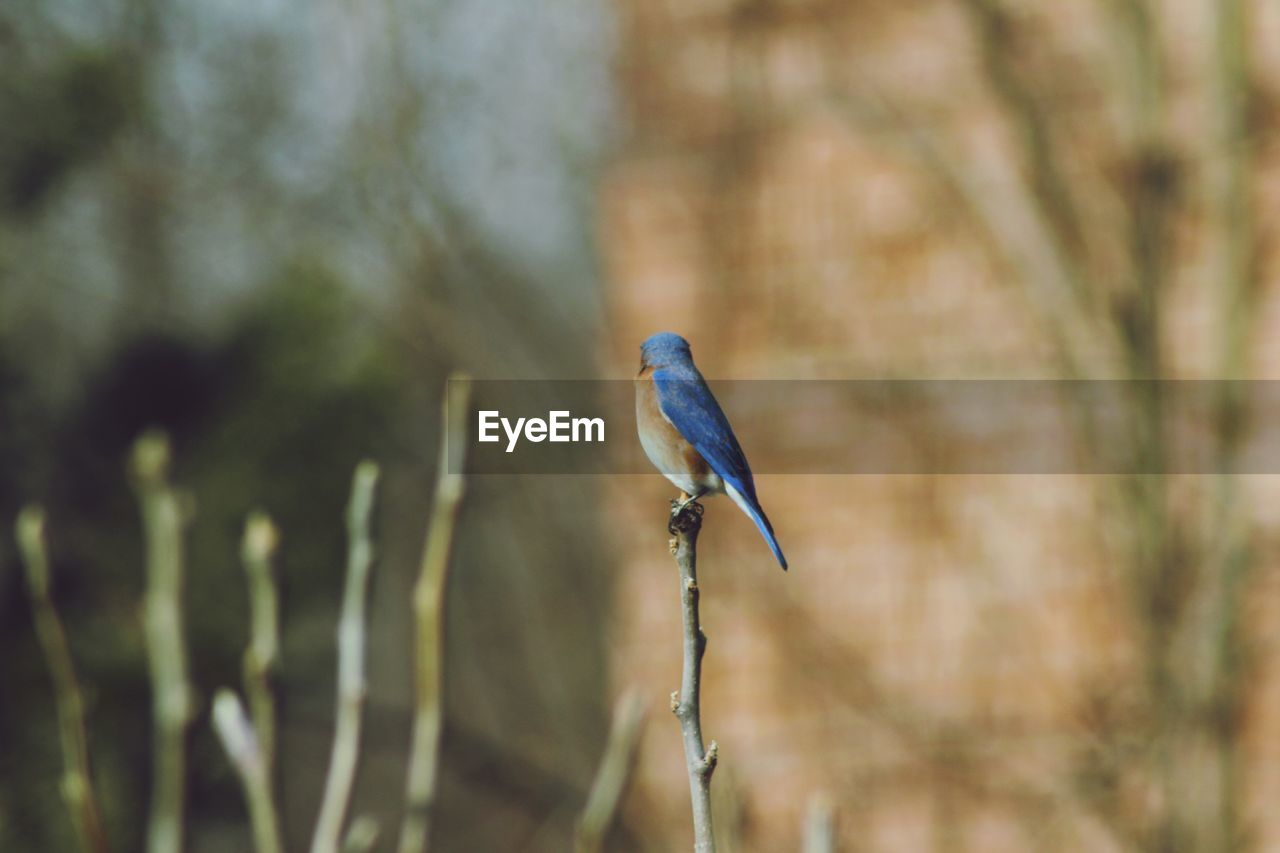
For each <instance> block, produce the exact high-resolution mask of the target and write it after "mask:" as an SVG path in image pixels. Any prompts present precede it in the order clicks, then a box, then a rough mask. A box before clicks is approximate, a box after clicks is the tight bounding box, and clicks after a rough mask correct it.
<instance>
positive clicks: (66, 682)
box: [17, 506, 107, 853]
mask: <svg viewBox="0 0 1280 853" xmlns="http://www.w3.org/2000/svg"><path fill="white" fill-rule="evenodd" d="M17 540H18V551H19V552H20V554H21V556H22V564H23V566H24V567H25V569H26V575H27V592H28V594H29V595H30V597H31V610H32V617H33V620H34V621H35V628H36V636H37V637H38V638H39V640H40V648H41V650H42V651H43V652H44V659H45V664H46V665H47V666H48V667H49V675H50V676H51V677H52V679H53V699H54V704H55V705H56V706H57V709H58V735H59V738H60V739H61V741H62V757H63V761H64V763H65V764H66V767H65V768H64V770H63V772H62V796H63V798H64V799H66V801H67V808H68V809H69V810H70V812H71V822H72V823H73V824H74V826H75V829H76V835H77V837H78V838H79V839H80V846H81V848H83V849H84V850H85V851H86V853H106V850H107V837H106V833H105V832H104V831H103V828H102V813H101V812H100V811H99V809H98V801H97V798H96V797H95V796H94V793H93V774H92V772H91V770H90V766H89V738H88V734H87V730H86V727H85V723H84V699H83V698H82V696H81V693H80V683H79V681H77V679H76V670H75V664H74V662H73V661H72V659H71V646H70V645H69V644H68V642H67V633H66V630H65V629H64V628H63V626H62V620H61V619H60V618H58V611H57V610H55V609H54V606H53V599H52V598H51V597H50V595H49V586H50V580H49V555H48V551H47V549H46V548H45V540H44V511H43V510H42V509H40V508H39V507H36V506H29V507H26V508H25V509H23V510H22V512H21V513H20V514H19V515H18V522H17Z"/></svg>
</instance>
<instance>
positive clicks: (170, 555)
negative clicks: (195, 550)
mask: <svg viewBox="0 0 1280 853" xmlns="http://www.w3.org/2000/svg"><path fill="white" fill-rule="evenodd" d="M132 471H133V480H134V488H135V490H136V492H137V494H138V501H139V504H140V506H141V510H142V525H143V528H144V531H145V534H146V552H147V590H146V594H145V597H144V599H143V604H142V607H143V629H144V633H145V635H146V642H147V658H148V661H149V664H150V669H151V687H152V726H153V732H154V734H153V736H154V741H155V742H154V744H153V746H152V753H153V771H152V776H151V816H150V820H149V823H148V826H147V850H148V853H178V851H180V850H181V849H182V846H183V845H182V835H183V826H182V824H183V807H184V803H185V800H186V775H187V756H186V733H187V726H188V724H189V723H190V721H191V704H192V700H191V687H190V683H189V680H188V676H187V649H186V638H185V635H184V630H183V619H182V587H183V549H182V527H183V521H184V519H183V510H182V507H181V506H180V505H179V500H178V496H177V494H176V493H175V492H174V490H173V488H172V487H171V486H170V485H169V482H168V475H169V440H168V438H167V437H165V436H164V434H162V433H159V432H148V433H147V434H145V435H143V436H142V437H141V438H140V439H138V441H137V443H136V444H134V447H133V458H132Z"/></svg>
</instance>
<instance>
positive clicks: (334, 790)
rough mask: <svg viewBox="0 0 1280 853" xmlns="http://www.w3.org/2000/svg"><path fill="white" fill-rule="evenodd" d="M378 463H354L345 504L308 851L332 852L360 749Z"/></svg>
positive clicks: (340, 825)
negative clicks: (332, 659)
mask: <svg viewBox="0 0 1280 853" xmlns="http://www.w3.org/2000/svg"><path fill="white" fill-rule="evenodd" d="M377 484H378V466H377V465H376V464H374V463H373V462H370V461H368V460H366V461H364V462H361V463H360V464H359V465H358V466H356V472H355V476H354V478H353V479H352V483H351V501H350V503H348V504H347V537H348V543H349V545H348V547H349V550H348V556H347V581H346V587H345V589H344V590H343V593H342V615H341V616H340V617H339V620H338V696H337V703H336V709H337V710H336V714H335V719H334V730H333V752H332V754H331V756H330V759H329V776H328V778H327V779H326V780H325V786H324V800H323V802H322V804H321V806H320V817H319V818H318V819H317V821H316V834H315V838H314V839H313V840H312V842H311V851H312V853H337V850H338V842H339V839H340V837H341V835H342V823H343V820H344V819H345V818H346V814H347V806H348V804H349V803H350V801H351V786H352V783H353V782H354V781H355V776H356V761H357V759H358V758H359V753H360V718H361V712H362V710H363V705H364V694H365V675H364V657H365V654H364V649H365V598H366V593H367V591H368V588H369V568H370V566H371V565H372V564H373V541H372V539H371V537H370V535H369V519H370V517H371V516H372V514H373V497H374V491H375V490H376V488H377Z"/></svg>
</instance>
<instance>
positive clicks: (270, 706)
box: [240, 512, 280, 784]
mask: <svg viewBox="0 0 1280 853" xmlns="http://www.w3.org/2000/svg"><path fill="white" fill-rule="evenodd" d="M279 541H280V533H279V531H278V530H276V526H275V525H274V524H272V522H271V519H270V518H269V517H268V516H267V515H266V514H265V513H262V512H254V513H250V515H249V518H248V520H247V521H246V522H245V528H244V539H243V541H242V542H241V548H240V555H241V560H242V562H243V563H244V567H245V573H246V574H247V576H248V580H249V647H248V648H247V649H245V653H244V692H245V696H246V697H248V700H249V712H250V714H251V715H252V718H253V728H254V731H255V733H256V734H257V737H258V752H259V755H260V756H261V760H262V764H263V767H264V770H263V773H264V775H265V776H266V778H267V782H268V784H272V782H273V780H274V779H275V755H276V746H275V745H276V712H275V696H274V690H275V688H274V684H273V683H272V682H273V679H274V678H275V675H276V671H277V670H278V669H279V667H280V596H279V592H278V591H277V589H276V580H275V573H274V571H273V570H272V565H271V560H272V558H273V557H274V555H275V552H276V547H277V545H278V544H279Z"/></svg>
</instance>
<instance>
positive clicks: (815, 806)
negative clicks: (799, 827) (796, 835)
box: [804, 794, 836, 853]
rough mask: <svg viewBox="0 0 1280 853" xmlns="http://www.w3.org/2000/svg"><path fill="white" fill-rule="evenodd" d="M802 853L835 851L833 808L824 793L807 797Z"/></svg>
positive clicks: (828, 852) (830, 852)
mask: <svg viewBox="0 0 1280 853" xmlns="http://www.w3.org/2000/svg"><path fill="white" fill-rule="evenodd" d="M804 853H836V821H835V809H834V808H833V807H832V805H831V800H830V799H829V798H828V797H827V795H826V794H814V795H813V796H811V797H810V798H809V807H808V812H807V813H806V814H805V821H804Z"/></svg>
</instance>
